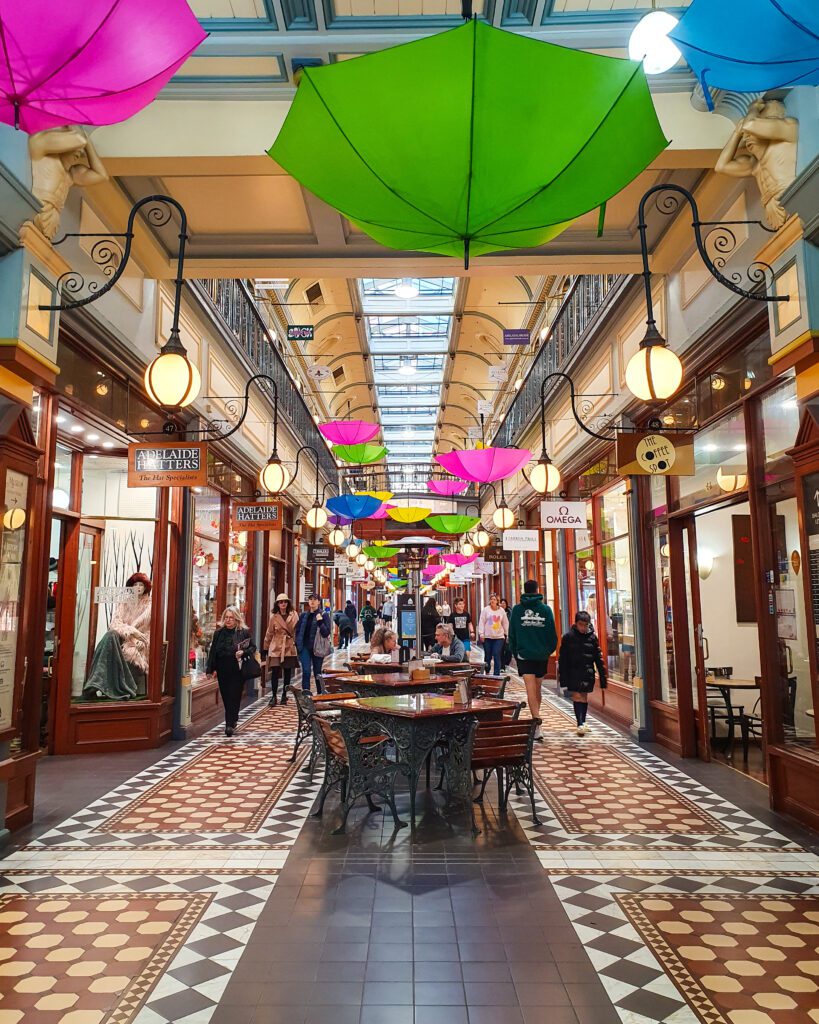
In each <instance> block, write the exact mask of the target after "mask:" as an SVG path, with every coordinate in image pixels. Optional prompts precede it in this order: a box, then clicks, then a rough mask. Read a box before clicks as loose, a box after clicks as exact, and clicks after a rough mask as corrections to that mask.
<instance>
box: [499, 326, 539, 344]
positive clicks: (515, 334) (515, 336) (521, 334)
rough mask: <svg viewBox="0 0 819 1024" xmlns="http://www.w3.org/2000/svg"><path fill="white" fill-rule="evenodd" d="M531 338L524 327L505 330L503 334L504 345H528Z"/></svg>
mask: <svg viewBox="0 0 819 1024" xmlns="http://www.w3.org/2000/svg"><path fill="white" fill-rule="evenodd" d="M531 340H532V336H531V335H530V334H529V332H528V331H527V330H526V328H525V327H515V328H513V329H512V330H509V329H506V330H504V332H503V343H504V345H528V344H529V342H530V341H531Z"/></svg>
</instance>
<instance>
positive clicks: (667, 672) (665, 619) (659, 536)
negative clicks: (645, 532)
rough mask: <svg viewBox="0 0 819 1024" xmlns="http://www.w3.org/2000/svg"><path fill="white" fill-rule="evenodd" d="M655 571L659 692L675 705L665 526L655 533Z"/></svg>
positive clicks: (672, 619) (671, 617) (669, 587)
mask: <svg viewBox="0 0 819 1024" xmlns="http://www.w3.org/2000/svg"><path fill="white" fill-rule="evenodd" d="M654 569H655V580H656V587H657V620H658V621H657V635H658V637H659V646H660V693H661V699H662V700H664V701H665V702H666V703H668V704H676V703H677V677H676V674H675V671H674V618H673V612H672V606H671V551H670V549H669V542H668V527H667V526H661V527H659V528H658V529H656V530H654Z"/></svg>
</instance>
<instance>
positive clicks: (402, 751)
mask: <svg viewBox="0 0 819 1024" xmlns="http://www.w3.org/2000/svg"><path fill="white" fill-rule="evenodd" d="M429 682H430V681H429V680H427V685H429ZM516 706H517V705H516V704H515V702H514V701H508V700H495V699H491V698H480V699H477V700H473V701H471V702H470V703H469V704H456V703H455V699H454V697H451V696H444V695H438V694H431V693H415V694H405V695H403V696H386V697H385V696H380V697H359V699H358V700H345V701H339V703H338V704H337V705H333V708H334V710H338V711H339V712H340V714H341V718H342V721H343V722H345V723H346V725H347V727H348V730H349V732H350V733H351V734H354V735H355V734H361V735H364V734H366V733H367V732H368V731H369V732H372V730H373V728H374V727H377V730H378V731H379V732H383V733H385V734H386V735H388V736H390V737H391V739H392V740H393V742H394V744H395V748H396V752H397V753H396V760H397V763H398V765H399V767H400V769H401V771H402V773H403V774H404V775H406V777H407V781H408V783H409V793H410V824H411V826H412V827H413V828H414V827H415V790H416V787H417V786H418V777H419V775H420V774H421V771H422V769H423V767H424V762H425V761H426V759H427V756H428V755H429V754H430V753H431V752H432V750H433V748H434V747H435V746H436V745H437V744H438V743H440V742H441V741H446V750H447V779H448V783H449V791H450V793H451V795H452V796H454V797H460V798H461V799H464V800H466V801H467V802H468V803H469V804H470V808H471V797H472V771H471V768H470V763H469V762H470V757H469V750H468V746H469V742H470V737H471V735H472V730H473V727H474V725H475V723H476V721H477V722H486V721H500V719H501V718H503V713H504V711H506V710H509V709H511V708H514V707H516Z"/></svg>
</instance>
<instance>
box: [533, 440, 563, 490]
mask: <svg viewBox="0 0 819 1024" xmlns="http://www.w3.org/2000/svg"><path fill="white" fill-rule="evenodd" d="M529 483H530V484H531V485H532V487H533V488H534V490H536V491H537V493H538V494H548V493H549V492H550V491H556V490H557V489H558V487H559V486H560V470H559V469H558V468H557V466H556V465H555V464H554V463H553V462H552V460H551V459H550V458H549V456H548V455H547V454H546V449H545V448H544V450H543V452H542V453H541V456H540V459H538V461H537V463H535V467H534V469H533V470H532V471H531V473H530V474H529Z"/></svg>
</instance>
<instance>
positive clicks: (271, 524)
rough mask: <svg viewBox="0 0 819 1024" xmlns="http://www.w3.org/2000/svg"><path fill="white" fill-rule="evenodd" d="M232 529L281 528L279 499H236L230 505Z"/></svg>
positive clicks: (282, 518) (282, 509)
mask: <svg viewBox="0 0 819 1024" xmlns="http://www.w3.org/2000/svg"><path fill="white" fill-rule="evenodd" d="M230 525H231V529H233V530H281V529H282V527H283V525H284V507H283V506H282V503H281V502H280V501H236V502H234V503H233V504H232V505H231V507H230Z"/></svg>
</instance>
